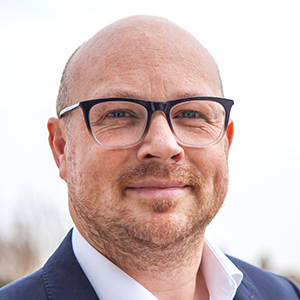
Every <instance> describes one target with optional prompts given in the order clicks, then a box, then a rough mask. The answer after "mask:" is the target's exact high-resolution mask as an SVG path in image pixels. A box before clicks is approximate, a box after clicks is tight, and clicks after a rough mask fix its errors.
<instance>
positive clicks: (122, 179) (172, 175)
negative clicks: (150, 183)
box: [117, 162, 204, 189]
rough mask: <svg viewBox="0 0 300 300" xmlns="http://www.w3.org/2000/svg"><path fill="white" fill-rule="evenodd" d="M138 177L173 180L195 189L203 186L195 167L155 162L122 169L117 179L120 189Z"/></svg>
mask: <svg viewBox="0 0 300 300" xmlns="http://www.w3.org/2000/svg"><path fill="white" fill-rule="evenodd" d="M138 179H139V180H140V179H155V180H174V181H180V182H182V183H183V184H184V185H188V186H192V187H194V188H196V189H200V188H201V187H203V185H204V182H203V179H202V177H201V176H200V174H199V172H197V170H196V169H194V168H191V167H188V166H186V165H183V164H172V165H161V164H158V163H156V162H151V163H142V164H139V165H138V166H136V167H135V168H133V169H132V168H131V169H125V170H123V171H122V172H121V173H120V174H119V176H118V179H117V183H118V185H119V187H120V188H121V189H125V188H126V187H128V186H130V184H132V183H134V182H136V181H137V180H138Z"/></svg>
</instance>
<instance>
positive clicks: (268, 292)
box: [229, 256, 300, 300]
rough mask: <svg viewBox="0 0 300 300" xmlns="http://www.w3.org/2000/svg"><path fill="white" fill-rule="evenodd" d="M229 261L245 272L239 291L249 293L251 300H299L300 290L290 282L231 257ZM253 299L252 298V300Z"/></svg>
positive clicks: (238, 292)
mask: <svg viewBox="0 0 300 300" xmlns="http://www.w3.org/2000/svg"><path fill="white" fill-rule="evenodd" d="M229 259H230V260H231V261H232V262H233V263H234V264H235V265H236V266H237V267H238V268H239V269H240V270H241V271H242V272H243V274H244V278H243V281H242V283H241V285H240V287H239V289H238V291H237V298H235V299H242V298H239V297H238V296H239V294H242V293H247V294H248V295H249V296H250V299H270V300H282V299H285V300H299V299H300V290H299V288H298V287H297V286H296V285H295V284H294V283H293V282H291V281H290V280H288V279H287V278H285V277H283V276H279V275H277V274H274V273H272V272H269V271H267V270H263V269H260V268H257V267H255V266H253V265H250V264H248V263H246V262H244V261H241V260H239V259H236V258H233V257H230V256H229ZM255 295H256V298H255ZM251 297H252V298H251Z"/></svg>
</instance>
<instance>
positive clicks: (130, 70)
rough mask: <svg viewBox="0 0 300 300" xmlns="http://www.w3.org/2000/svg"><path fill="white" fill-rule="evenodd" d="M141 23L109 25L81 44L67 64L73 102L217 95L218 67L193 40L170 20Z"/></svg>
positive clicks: (218, 86)
mask: <svg viewBox="0 0 300 300" xmlns="http://www.w3.org/2000/svg"><path fill="white" fill-rule="evenodd" d="M159 25H161V28H160V31H158V30H157V29H158V28H157V26H159ZM143 26H144V27H143ZM143 26H139V27H136V26H133V24H131V26H129V25H128V26H121V25H120V26H117V28H115V27H113V28H108V29H105V30H104V32H100V33H98V34H97V35H96V36H94V37H93V38H92V39H91V40H90V41H88V42H87V43H86V44H84V45H83V47H82V48H81V49H80V51H79V52H78V53H77V54H76V57H75V58H74V59H73V61H72V65H71V68H70V74H71V81H72V87H73V88H72V92H73V99H74V102H75V101H81V100H84V99H91V98H97V97H109V96H122V97H135V98H141V97H142V98H144V99H145V100H148V99H149V100H153V99H154V98H157V97H158V96H159V97H160V96H162V97H163V96H164V97H165V98H167V100H171V99H174V98H180V97H184V96H193V95H197V96H200V95H211V96H220V81H219V73H218V68H217V66H216V64H215V62H214V60H213V58H212V57H211V56H210V54H209V53H208V52H207V51H206V49H205V48H204V47H203V46H201V45H200V44H199V43H198V41H197V40H195V39H194V38H193V37H192V36H191V35H190V34H188V33H187V32H185V31H184V30H182V29H181V28H180V27H178V26H176V25H172V26H170V24H169V23H168V24H157V23H155V22H154V24H152V25H151V26H150V25H149V24H146V25H145V24H143ZM151 98H153V99H151ZM160 100H162V99H160ZM160 100H158V101H160ZM164 100H165V99H163V101H164Z"/></svg>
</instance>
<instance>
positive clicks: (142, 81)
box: [48, 16, 233, 299]
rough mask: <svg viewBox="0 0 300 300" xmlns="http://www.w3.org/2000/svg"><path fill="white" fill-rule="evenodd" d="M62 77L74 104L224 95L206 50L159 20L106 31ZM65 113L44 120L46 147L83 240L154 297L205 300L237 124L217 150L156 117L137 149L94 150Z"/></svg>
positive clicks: (76, 116)
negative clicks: (206, 255) (209, 234)
mask: <svg viewBox="0 0 300 300" xmlns="http://www.w3.org/2000/svg"><path fill="white" fill-rule="evenodd" d="M68 72H69V73H68V76H69V78H71V80H70V81H69V93H70V96H71V97H70V98H71V99H72V103H70V104H73V103H76V102H78V101H82V100H86V99H93V98H101V97H115V96H123V97H134V98H139V99H144V100H149V101H150V100H151V101H166V100H173V99H178V98H181V97H185V96H204V95H205V96H219V97H220V96H222V91H221V84H220V79H219V73H218V69H217V66H216V64H215V62H214V60H213V58H212V57H211V56H210V54H209V53H208V52H207V50H206V49H205V48H204V47H203V46H202V45H201V44H199V43H198V41H197V40H196V39H195V38H193V37H192V36H191V35H190V34H189V33H187V32H186V31H184V30H183V29H182V28H180V27H178V26H177V25H175V24H173V23H171V22H169V21H167V20H164V19H160V18H157V17H149V16H147V17H146V16H138V17H131V18H127V19H123V20H121V21H118V22H116V23H114V24H112V25H110V26H108V27H106V28H104V29H103V30H101V31H100V32H98V33H97V34H96V35H95V36H94V37H92V38H91V39H90V40H89V41H87V42H86V43H85V44H84V45H83V46H82V47H81V48H80V49H79V50H78V51H77V52H76V54H75V55H74V56H73V57H72V59H71V61H70V64H69V68H68ZM70 114H71V115H70V117H68V118H67V121H66V120H65V119H64V118H63V119H61V120H59V119H56V118H51V119H50V120H49V122H48V130H49V142H50V146H51V149H52V152H53V155H54V158H55V161H56V164H57V166H58V168H59V173H60V176H61V178H62V179H64V180H65V181H66V183H67V185H68V191H69V207H70V213H71V216H72V219H73V221H74V223H75V225H76V226H77V228H78V230H79V231H80V233H81V234H82V235H83V236H84V237H85V239H86V240H87V241H88V242H89V243H90V244H91V245H92V246H93V247H95V248H96V249H97V250H98V251H99V252H101V253H102V254H103V255H105V256H106V257H107V258H108V259H110V260H111V261H112V262H114V263H115V264H116V265H118V266H119V267H120V268H121V269H123V270H124V271H125V272H127V273H128V274H129V275H130V276H132V277H133V278H134V279H135V280H137V281H138V282H140V283H141V284H142V285H144V286H145V287H146V288H147V289H148V290H149V291H151V292H152V293H153V294H154V295H155V296H156V297H158V299H208V292H207V289H206V286H205V281H204V279H203V276H202V274H201V271H199V266H200V263H201V255H202V247H203V238H204V233H205V229H206V227H207V225H208V224H209V223H210V221H211V220H212V219H213V218H214V216H215V215H216V213H217V212H218V211H219V209H220V207H221V206H222V204H223V201H224V199H225V196H226V193H227V183H228V170H227V159H228V151H229V147H230V144H231V141H232V137H233V123H232V122H230V124H229V126H228V129H227V131H226V134H225V136H224V138H223V139H222V140H221V141H220V142H219V143H217V144H215V145H213V146H210V147H205V148H190V147H186V146H184V145H181V144H179V143H178V142H177V140H176V139H175V137H174V136H173V134H172V132H171V130H170V128H169V126H168V123H167V121H166V118H165V116H164V115H163V114H162V113H160V112H156V113H155V114H154V116H153V118H152V120H151V124H150V128H149V132H148V133H147V135H146V136H145V138H144V139H143V140H142V141H141V143H140V144H138V145H136V146H134V147H132V148H128V149H118V150H116V149H108V148H104V147H101V146H100V145H99V144H97V143H96V142H95V140H94V138H93V137H92V136H91V135H90V134H89V133H88V131H87V129H86V125H85V123H84V119H83V115H82V112H81V110H80V109H76V110H74V111H72V112H71V113H70Z"/></svg>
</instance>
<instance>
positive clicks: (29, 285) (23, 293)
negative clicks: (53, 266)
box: [0, 270, 47, 300]
mask: <svg viewBox="0 0 300 300" xmlns="http://www.w3.org/2000/svg"><path fill="white" fill-rule="evenodd" d="M0 299H1V300H21V299H22V300H32V299H40V300H42V299H47V295H46V290H45V286H44V282H43V277H42V270H38V271H36V272H35V273H32V274H30V275H27V276H26V277H23V278H21V279H19V280H17V281H14V282H12V283H10V284H8V285H6V286H4V287H3V288H1V289H0Z"/></svg>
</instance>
